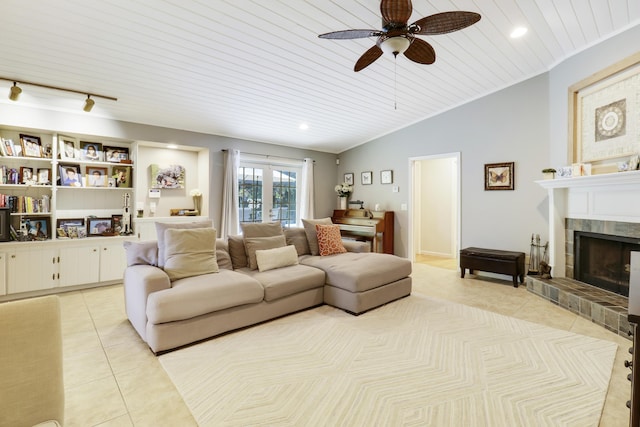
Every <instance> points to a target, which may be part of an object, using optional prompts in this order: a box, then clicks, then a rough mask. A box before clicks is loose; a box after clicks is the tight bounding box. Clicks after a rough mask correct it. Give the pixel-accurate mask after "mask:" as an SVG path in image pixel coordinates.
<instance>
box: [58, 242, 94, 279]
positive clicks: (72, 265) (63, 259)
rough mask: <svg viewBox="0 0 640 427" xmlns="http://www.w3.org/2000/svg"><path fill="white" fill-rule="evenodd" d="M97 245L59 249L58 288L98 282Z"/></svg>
mask: <svg viewBox="0 0 640 427" xmlns="http://www.w3.org/2000/svg"><path fill="white" fill-rule="evenodd" d="M99 249H100V248H99V246H98V245H92V246H79V247H63V248H60V266H59V270H60V286H75V285H83V284H87V283H97V282H99V281H100V279H99V276H98V272H99V268H98V267H99V265H100V251H99Z"/></svg>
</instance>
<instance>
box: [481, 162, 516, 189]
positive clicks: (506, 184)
mask: <svg viewBox="0 0 640 427" xmlns="http://www.w3.org/2000/svg"><path fill="white" fill-rule="evenodd" d="M513 165H514V162H509V163H488V164H485V165H484V189H485V191H487V190H513V181H514V179H513Z"/></svg>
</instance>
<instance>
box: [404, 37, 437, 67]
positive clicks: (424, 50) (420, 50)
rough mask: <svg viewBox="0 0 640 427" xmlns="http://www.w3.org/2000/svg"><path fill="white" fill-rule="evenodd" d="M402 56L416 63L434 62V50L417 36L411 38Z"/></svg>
mask: <svg viewBox="0 0 640 427" xmlns="http://www.w3.org/2000/svg"><path fill="white" fill-rule="evenodd" d="M404 56H406V57H407V58H409V59H410V60H412V61H413V62H417V63H418V64H433V63H434V62H436V51H435V50H433V47H432V46H431V45H430V44H429V43H427V42H426V41H424V40H421V39H418V38H415V39H413V41H412V42H411V45H410V46H409V48H408V49H407V50H406V51H405V52H404Z"/></svg>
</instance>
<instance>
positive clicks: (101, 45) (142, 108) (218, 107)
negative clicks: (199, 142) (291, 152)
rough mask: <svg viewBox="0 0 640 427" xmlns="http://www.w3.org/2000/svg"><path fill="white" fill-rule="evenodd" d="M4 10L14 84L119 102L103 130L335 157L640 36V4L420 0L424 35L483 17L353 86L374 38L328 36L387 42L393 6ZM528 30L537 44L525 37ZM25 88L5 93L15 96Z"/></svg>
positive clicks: (47, 99) (361, 0)
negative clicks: (435, 20)
mask: <svg viewBox="0 0 640 427" xmlns="http://www.w3.org/2000/svg"><path fill="white" fill-rule="evenodd" d="M1 9H2V10H1V13H0V28H2V32H3V36H2V37H1V38H0V57H1V58H2V60H1V61H0V76H2V77H9V78H11V79H17V80H26V81H34V82H40V83H43V84H49V85H55V86H62V87H68V88H74V89H77V90H80V91H87V92H95V93H102V94H105V95H110V96H114V97H117V98H118V101H117V102H112V101H105V100H100V99H96V107H95V108H94V110H93V111H92V112H91V113H90V114H92V115H95V116H99V117H110V118H115V119H119V120H124V121H130V122H136V123H144V124H152V125H158V126H164V127H170V128H178V129H187V130H192V131H198V132H205V133H210V134H217V135H225V136H229V137H234V138H241V139H248V140H255V141H263V142H268V143H274V144H282V145H288V146H296V147H302V148H309V149H315V150H320V151H327V152H333V153H339V152H341V151H344V150H345V149H348V148H350V147H353V146H356V145H359V144H362V143H364V142H366V141H369V140H371V139H373V138H376V137H378V136H381V135H384V134H387V133H389V132H392V131H394V130H397V129H400V128H403V127H405V126H407V125H409V124H411V123H415V122H417V121H420V120H423V119H424V118H427V117H430V116H433V115H435V114H438V113H440V112H442V111H446V110H447V109H450V108H452V107H455V106H457V105H461V104H463V103H465V102H468V101H470V100H473V99H476V98H478V97H481V96H484V95H486V94H489V93H491V92H494V91H496V90H499V89H502V88H504V87H507V86H510V85H512V84H514V83H517V82H519V81H522V80H525V79H527V78H530V77H532V76H535V75H537V74H540V73H542V72H545V71H547V70H549V69H550V68H552V67H553V66H554V65H555V64H557V63H558V62H559V61H562V60H563V59H565V58H567V57H569V56H571V55H573V54H574V53H576V52H579V51H581V50H583V49H585V48H586V47H589V46H591V45H593V44H594V43H597V42H598V41H600V40H603V39H606V38H608V37H610V36H612V35H615V34H617V33H619V32H620V31H623V30H624V29H627V28H630V27H632V26H635V25H638V24H640V2H639V1H638V0H609V1H606V0H564V1H553V0H414V1H413V14H412V16H411V19H410V22H413V21H416V20H417V19H419V18H421V17H424V16H427V15H431V14H433V13H438V12H443V11H450V10H468V11H474V12H478V13H480V14H481V15H482V20H481V21H480V22H479V23H477V24H476V25H474V26H472V27H469V28H467V29H464V30H462V31H458V32H454V33H450V34H447V35H439V36H432V37H423V38H424V39H425V40H427V41H429V43H431V44H432V45H433V47H434V48H435V50H436V54H437V60H436V62H435V63H434V64H433V65H418V64H415V63H413V62H410V61H409V60H408V59H406V58H404V57H401V56H399V57H398V59H397V61H396V62H395V63H394V59H393V57H391V56H389V57H387V56H383V57H382V58H380V59H379V60H378V61H376V62H375V63H374V64H372V65H371V66H369V67H368V68H366V69H365V70H363V71H361V72H359V73H354V72H353V65H354V63H355V61H356V60H357V59H358V58H359V57H360V55H361V54H362V53H364V51H366V50H367V49H368V48H369V47H371V46H373V44H374V43H375V39H359V40H323V39H319V38H318V37H317V36H318V34H321V33H326V32H330V31H337V30H344V29H350V28H355V29H362V28H371V29H379V28H380V25H381V23H380V11H379V1H378V0H269V1H263V0H215V1H206V0H135V1H132V0H102V1H86V0H53V1H42V0H2V4H1ZM516 25H524V26H526V27H528V28H529V31H528V33H527V34H526V35H525V36H524V37H522V38H520V39H511V38H510V37H509V34H510V32H511V30H512V29H513V28H514V27H515V26H516ZM11 84H12V82H8V81H0V94H1V93H7V94H8V91H9V86H10V85H11ZM23 90H24V92H23V96H22V97H21V100H20V101H19V102H20V103H24V104H25V105H33V106H36V107H40V108H46V109H53V110H62V111H69V112H73V113H77V114H79V115H82V114H88V113H84V112H82V110H81V108H82V103H83V100H84V97H83V96H82V95H72V94H67V93H61V92H55V91H50V90H44V89H38V88H35V87H32V86H23ZM0 102H4V103H9V102H11V101H9V100H8V99H7V97H6V96H5V95H2V96H1V97H0ZM396 103H397V109H394V104H396ZM301 123H307V124H308V126H309V129H308V130H306V131H303V130H300V129H299V125H300V124H301Z"/></svg>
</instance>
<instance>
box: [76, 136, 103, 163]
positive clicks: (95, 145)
mask: <svg viewBox="0 0 640 427" xmlns="http://www.w3.org/2000/svg"><path fill="white" fill-rule="evenodd" d="M80 157H81V158H82V160H90V161H93V162H99V161H102V159H103V157H102V144H101V143H99V142H86V141H80Z"/></svg>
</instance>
